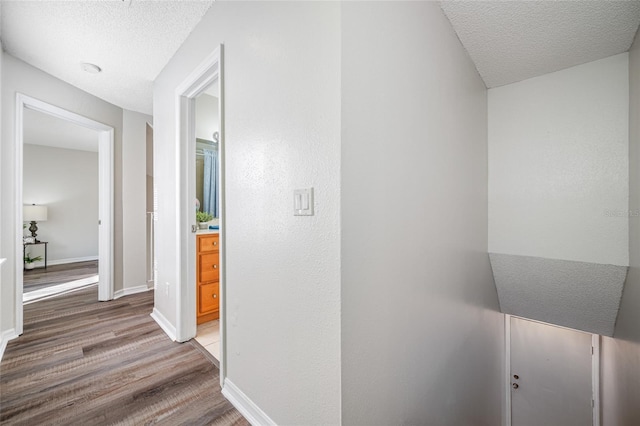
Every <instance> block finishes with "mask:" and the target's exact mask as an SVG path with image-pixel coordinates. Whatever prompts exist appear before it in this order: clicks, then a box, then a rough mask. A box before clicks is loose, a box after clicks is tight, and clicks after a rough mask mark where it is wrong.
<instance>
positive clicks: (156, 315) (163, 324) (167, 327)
mask: <svg viewBox="0 0 640 426" xmlns="http://www.w3.org/2000/svg"><path fill="white" fill-rule="evenodd" d="M151 318H153V319H154V321H155V322H156V323H158V325H159V326H160V328H161V329H162V330H163V331H164V332H165V333H167V336H169V338H170V339H171V340H173V341H174V342H175V341H176V340H177V339H176V328H175V327H174V326H173V325H171V323H170V322H169V320H167V318H165V316H164V315H162V314H161V313H160V311H159V310H157V309H156V308H153V311H152V312H151Z"/></svg>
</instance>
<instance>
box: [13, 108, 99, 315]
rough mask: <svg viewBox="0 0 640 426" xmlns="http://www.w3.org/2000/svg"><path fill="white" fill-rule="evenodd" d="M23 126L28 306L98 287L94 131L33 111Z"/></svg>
mask: <svg viewBox="0 0 640 426" xmlns="http://www.w3.org/2000/svg"><path fill="white" fill-rule="evenodd" d="M23 126H24V130H23V165H22V166H23V186H22V187H23V191H22V199H23V203H24V208H23V215H24V216H23V220H24V225H23V229H24V230H23V234H24V237H23V238H24V246H23V251H24V256H25V263H24V270H23V272H22V274H23V296H22V300H23V303H24V304H25V305H26V304H30V303H34V302H36V301H38V300H43V299H48V298H50V297H53V296H57V295H60V294H64V293H68V292H70V291H76V290H78V289H80V288H85V287H88V286H97V285H98V132H97V131H95V130H93V129H88V128H86V127H82V126H78V125H77V124H74V123H71V122H69V121H66V120H62V119H60V118H57V117H54V116H51V115H49V114H44V113H42V112H39V111H35V110H33V109H25V111H24V122H23ZM30 220H34V222H33V223H31V224H30V223H29V221H30ZM36 221H37V222H36ZM27 227H29V229H26V228H27Z"/></svg>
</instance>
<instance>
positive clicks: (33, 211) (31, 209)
mask: <svg viewBox="0 0 640 426" xmlns="http://www.w3.org/2000/svg"><path fill="white" fill-rule="evenodd" d="M22 220H23V221H25V222H32V221H33V222H42V221H44V220H47V206H36V205H35V204H32V205H30V206H23V208H22Z"/></svg>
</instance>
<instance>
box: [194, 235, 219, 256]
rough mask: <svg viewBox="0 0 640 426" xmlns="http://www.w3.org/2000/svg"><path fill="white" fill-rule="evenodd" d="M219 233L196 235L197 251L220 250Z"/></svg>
mask: <svg viewBox="0 0 640 426" xmlns="http://www.w3.org/2000/svg"><path fill="white" fill-rule="evenodd" d="M219 237H220V234H211V235H200V236H198V252H200V253H203V252H209V251H218V250H220V238H219Z"/></svg>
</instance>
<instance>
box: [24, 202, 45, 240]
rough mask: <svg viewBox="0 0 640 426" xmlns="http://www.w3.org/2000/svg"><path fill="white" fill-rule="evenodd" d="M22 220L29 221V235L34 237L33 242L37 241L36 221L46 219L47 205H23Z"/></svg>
mask: <svg viewBox="0 0 640 426" xmlns="http://www.w3.org/2000/svg"><path fill="white" fill-rule="evenodd" d="M22 220H23V221H24V222H31V226H30V227H29V231H31V236H32V237H33V238H34V239H35V242H36V243H38V242H39V241H38V239H37V238H36V237H37V232H38V224H37V222H42V221H45V220H47V206H36V205H35V204H32V205H30V206H24V207H23V209H22Z"/></svg>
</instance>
